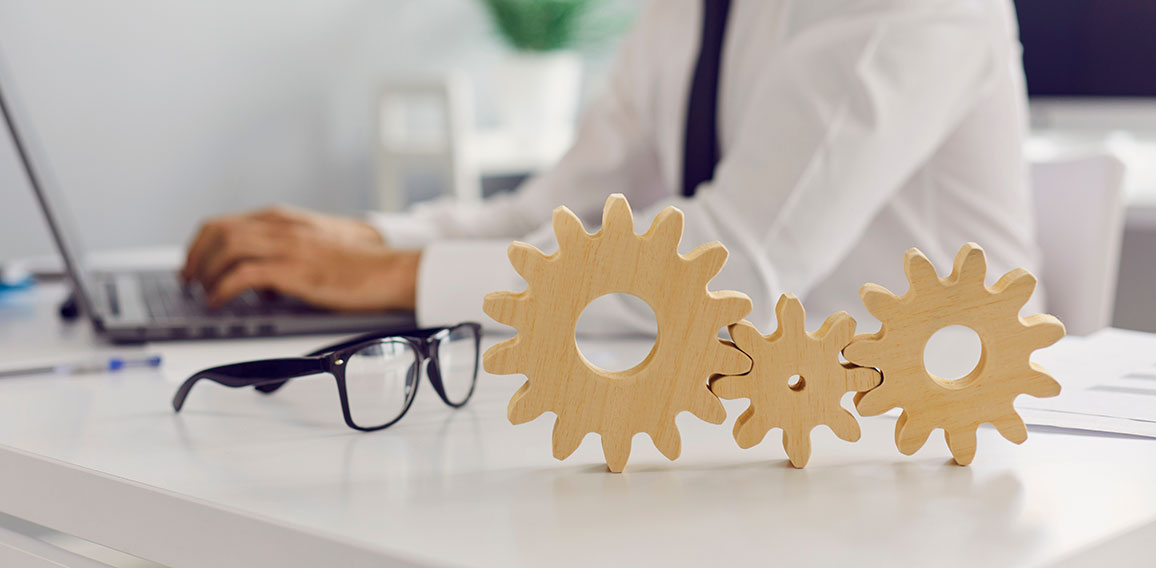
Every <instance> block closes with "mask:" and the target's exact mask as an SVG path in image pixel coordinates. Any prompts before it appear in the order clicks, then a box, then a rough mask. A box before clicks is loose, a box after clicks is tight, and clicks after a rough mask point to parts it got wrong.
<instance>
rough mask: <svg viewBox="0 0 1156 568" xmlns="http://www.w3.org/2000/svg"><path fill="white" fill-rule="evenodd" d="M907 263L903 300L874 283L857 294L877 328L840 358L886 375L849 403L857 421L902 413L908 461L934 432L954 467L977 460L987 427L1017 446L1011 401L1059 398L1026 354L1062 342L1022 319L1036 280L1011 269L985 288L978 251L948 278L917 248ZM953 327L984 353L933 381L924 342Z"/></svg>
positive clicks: (1048, 326)
mask: <svg viewBox="0 0 1156 568" xmlns="http://www.w3.org/2000/svg"><path fill="white" fill-rule="evenodd" d="M904 262H905V266H906V273H907V280H908V282H910V284H911V287H910V289H909V290H908V291H907V292H906V293H904V294H903V295H902V296H896V295H894V294H892V293H891V292H890V291H888V290H887V289H886V288H883V287H882V286H879V285H876V284H866V285H864V286H863V287H862V288H860V289H859V296H860V297H861V298H862V299H863V303H864V304H865V305H866V306H867V309H868V310H869V311H870V312H871V313H872V314H873V315H874V316H875V317H877V318H879V320H880V321H881V322H883V326H882V327H881V328H880V329H879V331H878V332H877V333H875V334H872V335H860V336H858V337H856V338H855V340H854V341H852V343H851V344H850V345H848V346H847V348H846V349H844V350H843V355H844V356H845V357H846V358H847V360H848V361H850V362H852V363H855V364H857V365H863V366H869V367H876V368H878V369H879V370H880V371H882V373H883V383H882V384H881V385H880V386H879V387H878V388H876V389H874V390H871V391H869V392H866V393H861V394H858V395H856V396H855V406H856V408H857V409H858V410H859V413H860V414H862V415H864V416H874V415H877V414H881V413H883V412H886V411H888V410H890V409H892V408H895V407H899V408H902V409H903V414H902V415H901V416H900V417H899V421H898V423H897V424H896V427H895V444H896V446H898V447H899V451H900V452H902V453H904V454H908V455H910V454H913V453H915V452H916V451H917V450H919V448H921V447H923V444H924V443H925V442H926V441H927V438H928V436H929V435H930V434H931V431H932V430H934V429H936V428H943V430H944V433H945V436H946V438H947V445H948V447H949V448H950V449H951V454H952V456H954V457H955V461H956V463H958V464H960V465H967V464H969V463H971V460H972V458H973V457H974V456H975V445H976V436H975V431H976V428H978V427H979V425H980V424H983V423H991V424H992V425H994V426H995V427H996V429H997V430H998V431H999V433H1000V434H1002V435H1003V437H1004V438H1007V439H1008V440H1010V441H1012V442H1014V443H1016V444H1019V443H1022V442H1023V441H1024V440H1026V439H1027V435H1028V434H1027V428H1026V427H1025V426H1024V422H1023V419H1021V418H1020V416H1019V414H1017V413H1016V411H1015V408H1013V406H1012V403H1013V401H1014V400H1015V398H1016V397H1017V396H1019V395H1020V394H1030V395H1032V396H1035V397H1050V396H1056V395H1057V394H1059V393H1060V385H1059V383H1057V382H1056V381H1055V379H1053V378H1052V377H1051V376H1049V375H1048V374H1047V373H1046V372H1045V371H1044V369H1043V368H1041V367H1040V366H1038V365H1036V364H1034V363H1032V362H1031V360H1030V359H1031V354H1032V351H1035V350H1036V349H1040V348H1043V347H1047V346H1048V345H1051V344H1053V343H1055V342H1056V341H1059V339H1060V338H1061V337H1063V336H1064V325H1063V324H1062V323H1060V320H1058V319H1056V318H1055V317H1054V316H1050V315H1045V314H1036V315H1032V316H1028V317H1026V318H1021V317H1020V316H1019V311H1020V308H1022V307H1023V306H1024V304H1025V303H1027V301H1028V298H1030V297H1031V295H1032V291H1033V290H1034V289H1035V286H1036V279H1035V277H1034V276H1032V275H1031V273H1030V272H1028V271H1027V270H1024V269H1022V268H1017V269H1015V270H1012V271H1011V272H1008V273H1007V274H1004V275H1003V277H1001V278H1000V279H999V281H997V282H996V283H995V285H994V286H991V287H988V286H985V285H984V278H985V277H986V275H987V260H986V258H985V257H984V254H983V249H981V248H980V247H979V245H976V244H975V243H968V244H966V245H964V246H963V248H962V249H960V251H959V254H957V255H956V257H955V267H954V270H952V272H951V275H949V276H948V277H947V278H939V276H938V275H937V274H936V273H935V267H934V266H932V265H931V262H930V261H929V260H928V259H927V257H926V256H924V255H923V253H921V252H919V250H917V249H910V250H908V251H907V256H906V258H905V259H904ZM950 325H962V326H966V327H969V328H971V329H972V330H973V331H975V332H976V334H978V335H979V337H980V341H981V343H982V345H983V351H982V354H981V356H980V360H979V364H978V365H976V367H975V369H974V370H972V372H971V373H969V374H968V375H966V376H964V377H963V378H961V379H958V380H954V381H948V380H945V379H942V378H940V377H937V376H935V375H932V374H931V373H930V372H928V371H927V369H926V368H925V367H924V365H923V351H924V348H925V346H926V345H927V341H928V340H929V339H930V338H931V336H932V334H934V333H935V332H936V331H938V330H939V329H941V328H943V327H946V326H950Z"/></svg>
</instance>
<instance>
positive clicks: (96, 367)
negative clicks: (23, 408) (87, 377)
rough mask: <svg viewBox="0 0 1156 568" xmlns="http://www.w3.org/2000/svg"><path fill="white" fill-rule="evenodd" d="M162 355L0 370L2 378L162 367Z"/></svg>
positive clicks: (87, 360)
mask: <svg viewBox="0 0 1156 568" xmlns="http://www.w3.org/2000/svg"><path fill="white" fill-rule="evenodd" d="M160 366H161V356H160V355H141V356H137V357H93V358H91V359H81V360H77V361H68V362H65V363H59V364H56V365H44V366H41V367H28V368H24V369H4V370H0V378H4V377H23V376H27V375H79V374H82V373H105V372H115V371H120V370H123V369H130V368H134V367H160Z"/></svg>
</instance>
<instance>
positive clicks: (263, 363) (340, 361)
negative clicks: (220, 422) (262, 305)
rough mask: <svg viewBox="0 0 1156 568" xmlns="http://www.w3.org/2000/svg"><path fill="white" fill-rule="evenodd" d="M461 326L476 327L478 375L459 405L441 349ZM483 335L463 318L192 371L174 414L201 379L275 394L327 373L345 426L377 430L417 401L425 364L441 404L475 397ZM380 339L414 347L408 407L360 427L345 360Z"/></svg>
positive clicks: (175, 402) (175, 399) (180, 391)
mask: <svg viewBox="0 0 1156 568" xmlns="http://www.w3.org/2000/svg"><path fill="white" fill-rule="evenodd" d="M461 328H468V329H471V330H472V331H473V336H474V337H473V339H474V374H473V377H471V379H470V390H469V392H468V393H466V396H465V398H463V399H462V400H461V402H456V403H455V402H453V401H451V400H450V399H449V397H448V396H447V395H446V392H445V386H444V385H443V383H442V375H441V366H440V358H439V357H438V348H439V346H440V345H441V343H442V341H443V340H444V339H446V338H448V337H450V335H451V334H453V332H454V331H457V330H458V329H461ZM481 339H482V326H481V325H480V324H478V323H475V322H463V323H459V324H457V325H454V326H451V327H436V328H429V329H419V330H415V331H410V332H406V333H404V334H395V333H389V334H384V333H381V332H376V333H368V334H365V335H360V336H357V337H354V338H352V339H348V340H345V341H342V342H340V343H336V344H333V345H328V346H325V347H322V348H320V349H317V350H315V351H312V352H310V353H309V354H307V355H305V356H304V357H284V358H279V359H262V360H259V361H246V362H243V363H231V364H229V365H221V366H218V367H210V368H208V369H204V370H201V371H198V372H196V373H194V374H193V375H192V376H190V377H189V378H188V379H186V380H185V382H184V383H182V384H181V386H180V388H179V389H177V393H176V395H174V396H173V410H174V411H175V412H180V411H181V408H182V407H183V406H184V405H185V399H186V398H188V396H189V392H190V391H192V389H193V385H195V384H196V383H197V382H198V381H200V380H201V379H208V380H210V381H213V382H215V383H218V384H221V385H224V386H227V387H232V388H243V387H255V388H256V389H257V390H258V391H260V392H262V393H264V394H272V393H273V392H275V391H276V390H277V389H279V388H281V387H282V386H283V385H284V384H285V383H287V382H289V380H290V379H294V378H297V377H306V376H310V375H318V374H323V373H325V374H329V375H331V376H333V378H334V379H336V380H337V392H338V396H339V397H340V399H341V413H342V415H344V417H345V424H346V425H347V426H349V427H350V428H353V429H354V430H360V431H362V432H374V431H377V430H382V429H385V428H388V427H390V426H393V425H394V424H396V423H397V421H398V420H401V419H402V417H404V416H405V414H406V413H407V412H409V408H410V406H412V405H413V401H414V399H415V398H416V397H417V390H418V386H419V385H420V384H421V376H420V371H421V369H422V368H423V367H424V368H425V369H426V376H427V377H429V381H430V384H432V385H433V387H434V390H435V391H437V393H438V396H439V397H440V398H441V399H442V402H444V403H446V404H447V405H449V406H450V407H452V408H461V407H462V406H465V404H466V403H467V402H469V401H470V398H472V397H473V395H474V390H475V388H476V387H477V384H478V367H479V363H480V357H481ZM382 343H404V344H408V345H409V346H410V347H412V348H413V353H414V362H413V363H412V364H411V365H410V368H409V371H408V374H407V376H406V386H407V389H406V390H407V392H406V401H405V407H403V408H402V411H401V413H399V414H398V415H397V417H396V418H394V419H393V420H391V421H389V422H388V423H386V424H383V425H380V426H368V427H367V426H361V425H358V424H357V423H356V422H354V420H353V415H352V414H351V413H350V410H349V392H348V389H347V387H346V381H345V367H346V363H347V362H348V361H349V358H350V357H351V356H352V355H353V354H354V353H357V352H358V351H360V350H362V349H365V348H366V347H369V346H371V345H381V344H382ZM410 385H412V387H410Z"/></svg>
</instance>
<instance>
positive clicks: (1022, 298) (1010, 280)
mask: <svg viewBox="0 0 1156 568" xmlns="http://www.w3.org/2000/svg"><path fill="white" fill-rule="evenodd" d="M1035 289H1036V277H1035V276H1034V275H1033V274H1032V273H1031V272H1028V271H1027V270H1025V269H1023V268H1017V269H1015V270H1012V271H1010V272H1008V273H1007V274H1004V275H1003V276H1000V277H999V280H997V281H996V283H995V285H994V286H992V287H991V292H992V293H993V294H995V295H996V296H998V297H999V301H1000V302H1007V304H1006V305H1007V306H1008V307H1009V308H1011V309H1012V311H1014V312H1015V313H1017V314H1018V313H1019V311H1020V308H1022V307H1023V306H1024V304H1026V303H1028V299H1030V298H1031V297H1032V292H1034V291H1035Z"/></svg>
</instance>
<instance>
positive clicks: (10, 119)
mask: <svg viewBox="0 0 1156 568" xmlns="http://www.w3.org/2000/svg"><path fill="white" fill-rule="evenodd" d="M15 91H16V85H15V81H14V80H13V78H12V73H11V72H10V71H9V69H8V67H7V66H6V65H5V62H4V58H3V57H2V54H0V114H2V115H3V117H4V124H5V125H6V127H7V130H8V133H9V135H10V136H11V137H12V143H13V145H14V146H15V148H16V154H17V158H18V159H19V160H20V164H21V166H23V168H24V173H25V174H26V175H27V176H28V183H29V185H31V186H32V191H33V193H35V194H36V200H37V201H38V202H39V203H40V209H41V210H42V211H43V212H44V217H45V219H46V220H47V221H48V228H49V229H50V230H51V232H52V238H53V239H54V240H55V241H56V246H57V247H58V248H59V249H60V255H61V257H62V258H63V259H64V266H65V269H66V270H67V271H68V275H69V277H70V278H71V280H72V282H73V284H74V286H75V287H76V296H77V298H76V299H77V301H78V302H80V307H81V308H82V309H83V310H84V311H85V313H87V314H89V316H90V317H93V318H95V317H96V316H95V314H94V311H93V309H92V305H93V304H92V293H91V290H92V286H91V282H89V276H88V275H89V273H88V270H86V269H85V266H84V264H83V259H82V257H81V255H82V254H83V252H82V251H81V250H80V248H79V241H78V240H77V239H76V237H75V232H74V229H73V227H75V225H74V224H73V223H72V219H71V218H69V217H68V213H67V212H66V211H64V209H65V208H64V207H62V205H61V200H60V193H59V191H57V187H56V183H55V180H53V179H52V177H51V174H50V173H49V172H48V163H47V162H46V161H45V159H44V153H43V151H42V150H41V149H40V145H39V143H38V141H37V140H36V139H35V136H34V134H33V132H32V127H31V125H30V124H29V118H28V114H27V113H26V112H24V110H23V107H21V106H20V103H19V101H18V100H17V99H18V96H17V95H18V93H16V92H15Z"/></svg>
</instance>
